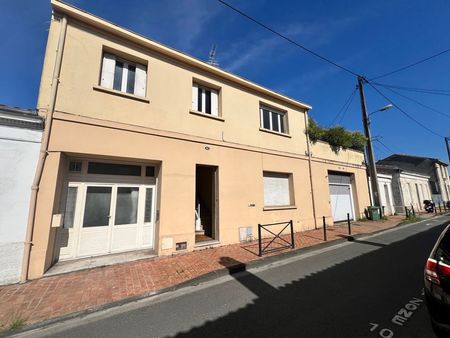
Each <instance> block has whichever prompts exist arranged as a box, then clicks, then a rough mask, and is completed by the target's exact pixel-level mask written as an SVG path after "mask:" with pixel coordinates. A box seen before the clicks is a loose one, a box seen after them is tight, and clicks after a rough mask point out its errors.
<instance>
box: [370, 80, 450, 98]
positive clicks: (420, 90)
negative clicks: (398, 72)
mask: <svg viewBox="0 0 450 338" xmlns="http://www.w3.org/2000/svg"><path fill="white" fill-rule="evenodd" d="M372 84H374V85H377V86H381V87H386V88H395V89H399V90H404V91H410V92H416V93H423V94H434V95H445V96H450V90H446V89H426V88H414V87H404V86H397V85H392V84H386V83H379V82H372Z"/></svg>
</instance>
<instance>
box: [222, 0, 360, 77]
mask: <svg viewBox="0 0 450 338" xmlns="http://www.w3.org/2000/svg"><path fill="white" fill-rule="evenodd" d="M217 1H218V2H220V3H221V4H222V5H224V6H226V7H228V8H229V9H231V10H233V11H234V12H236V13H238V14H240V15H242V16H243V17H245V18H247V19H248V20H250V21H252V22H254V23H256V24H257V25H259V26H261V27H263V28H264V29H266V30H268V31H270V32H272V33H273V34H275V35H277V36H279V37H280V38H282V39H284V40H286V41H288V42H289V43H291V44H293V45H295V46H297V47H299V48H301V49H303V50H304V51H306V52H308V53H310V54H312V55H314V56H315V57H317V58H319V59H321V60H322V61H325V62H327V63H329V64H331V65H333V66H335V67H338V68H340V69H342V70H344V71H346V72H347V73H349V74H352V75H354V76H358V74H357V73H355V72H354V71H352V70H351V69H348V68H347V67H344V66H342V65H340V64H338V63H336V62H334V61H332V60H330V59H328V58H326V57H325V56H322V55H320V54H319V53H317V52H315V51H313V50H312V49H309V48H307V47H305V46H303V45H302V44H300V43H298V42H296V41H294V40H292V39H290V38H288V37H287V36H285V35H283V34H281V33H279V32H277V31H276V30H275V29H273V28H270V27H269V26H267V25H266V24H264V23H262V22H261V21H258V20H257V19H255V18H253V17H251V16H250V15H248V14H246V13H244V12H242V11H241V10H239V9H237V8H236V7H233V6H232V5H230V4H229V3H227V2H225V1H223V0H217Z"/></svg>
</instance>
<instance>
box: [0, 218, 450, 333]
mask: <svg viewBox="0 0 450 338" xmlns="http://www.w3.org/2000/svg"><path fill="white" fill-rule="evenodd" d="M449 215H450V214H444V215H438V216H433V217H431V218H430V219H434V218H436V217H440V216H449ZM425 221H427V219H422V220H420V221H418V222H414V223H404V224H400V223H399V224H397V225H394V226H392V227H390V228H386V229H381V230H377V231H374V232H370V233H363V234H355V235H351V236H349V235H342V236H345V237H343V238H340V239H334V240H331V241H327V242H322V243H319V244H316V245H311V246H308V247H305V248H297V249H294V250H292V251H288V252H283V253H280V254H278V255H274V256H269V257H265V258H261V259H256V260H253V261H250V262H247V263H241V264H237V265H234V266H230V267H228V268H221V269H218V270H215V271H211V272H208V273H206V274H203V275H200V276H197V277H194V278H192V279H189V280H187V281H184V282H182V283H180V284H177V285H174V286H170V287H167V288H163V289H159V290H156V291H152V292H146V293H144V294H140V295H137V296H133V297H128V298H124V299H121V300H118V301H113V302H111V303H106V304H102V305H99V306H96V307H92V308H89V309H85V310H81V311H77V312H73V313H69V314H66V315H62V316H59V317H54V318H51V319H47V320H44V321H40V322H37V323H34V324H30V325H26V326H24V327H23V328H22V329H19V330H14V331H11V330H7V331H3V332H0V338H1V337H8V336H15V335H19V334H22V333H26V332H29V331H33V330H37V329H42V328H45V327H47V326H50V325H52V324H57V323H60V322H64V321H67V320H70V319H74V318H83V317H85V316H87V315H89V314H92V313H95V312H100V311H104V310H107V309H110V308H114V307H119V306H123V305H125V304H129V303H133V302H137V301H139V300H142V299H145V298H151V297H155V296H159V295H162V294H166V293H169V292H173V291H176V290H179V289H182V288H186V287H189V286H197V285H199V284H201V283H206V282H209V281H212V280H215V279H218V278H220V277H224V276H228V275H233V274H235V273H239V272H242V271H245V270H248V269H253V268H259V267H261V266H265V265H269V264H271V263H274V262H278V261H282V260H285V259H289V258H292V257H295V256H301V255H304V254H307V253H311V252H314V251H318V254H319V253H320V252H321V251H322V250H323V249H325V248H331V247H334V246H339V245H340V244H342V243H345V242H352V241H354V240H355V239H359V238H364V237H366V236H373V235H378V234H381V233H383V232H388V231H392V230H394V229H398V228H402V227H405V226H411V225H414V224H418V223H420V222H425ZM445 223H450V221H446V222H445Z"/></svg>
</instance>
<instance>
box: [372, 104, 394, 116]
mask: <svg viewBox="0 0 450 338" xmlns="http://www.w3.org/2000/svg"><path fill="white" fill-rule="evenodd" d="M393 107H394V106H393V105H392V104H390V103H389V104H387V105H385V106H384V107H381V108H380V109H378V110H375V111H373V112H371V113H369V116H370V115H372V114H375V113H377V112H379V111H385V110H388V109H391V108H393Z"/></svg>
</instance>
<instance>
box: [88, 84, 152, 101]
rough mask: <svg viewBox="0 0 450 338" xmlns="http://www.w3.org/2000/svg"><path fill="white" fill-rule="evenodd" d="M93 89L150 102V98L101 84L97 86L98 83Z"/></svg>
mask: <svg viewBox="0 0 450 338" xmlns="http://www.w3.org/2000/svg"><path fill="white" fill-rule="evenodd" d="M93 89H94V90H98V91H99V92H104V93H108V94H113V95H117V96H122V97H126V98H128V99H132V100H136V101H141V102H145V103H150V100H149V99H147V98H145V97H141V96H137V95H134V94H128V93H123V92H120V91H118V90H114V89H109V88H105V87H101V86H97V85H96V86H93Z"/></svg>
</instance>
